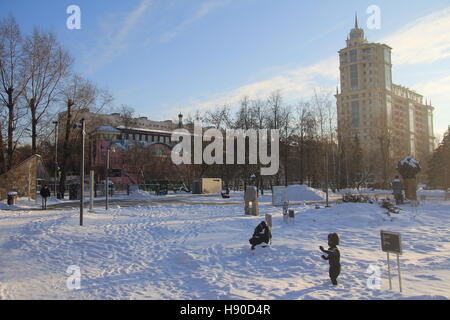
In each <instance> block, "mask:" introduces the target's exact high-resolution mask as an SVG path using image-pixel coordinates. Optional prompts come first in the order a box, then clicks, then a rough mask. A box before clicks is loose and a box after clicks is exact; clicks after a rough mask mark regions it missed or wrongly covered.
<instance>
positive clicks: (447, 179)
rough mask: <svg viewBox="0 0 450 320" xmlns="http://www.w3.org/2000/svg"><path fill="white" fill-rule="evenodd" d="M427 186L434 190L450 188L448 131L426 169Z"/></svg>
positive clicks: (449, 132) (449, 136)
mask: <svg viewBox="0 0 450 320" xmlns="http://www.w3.org/2000/svg"><path fill="white" fill-rule="evenodd" d="M427 173H428V180H429V184H430V185H431V186H433V187H436V188H443V189H448V188H450V129H449V130H448V131H447V132H446V133H445V135H444V138H443V139H442V142H441V143H440V144H439V147H438V148H437V149H436V150H435V151H434V153H433V156H432V158H431V160H430V165H429V169H428V172H427Z"/></svg>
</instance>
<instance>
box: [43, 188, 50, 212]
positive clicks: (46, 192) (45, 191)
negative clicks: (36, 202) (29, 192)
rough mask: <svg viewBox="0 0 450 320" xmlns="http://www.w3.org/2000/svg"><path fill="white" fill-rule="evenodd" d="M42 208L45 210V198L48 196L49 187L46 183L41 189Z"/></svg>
mask: <svg viewBox="0 0 450 320" xmlns="http://www.w3.org/2000/svg"><path fill="white" fill-rule="evenodd" d="M41 197H42V210H47V198H48V197H50V189H49V188H48V185H44V186H43V187H42V189H41Z"/></svg>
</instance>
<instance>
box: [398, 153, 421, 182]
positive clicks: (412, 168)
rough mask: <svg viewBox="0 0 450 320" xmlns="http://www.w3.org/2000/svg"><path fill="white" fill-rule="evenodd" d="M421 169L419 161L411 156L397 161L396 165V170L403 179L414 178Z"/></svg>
mask: <svg viewBox="0 0 450 320" xmlns="http://www.w3.org/2000/svg"><path fill="white" fill-rule="evenodd" d="M421 169H422V168H421V167H420V162H419V161H417V160H416V159H414V158H413V157H411V156H408V157H406V158H405V159H403V160H401V161H399V162H398V165H397V171H398V172H399V173H400V175H401V176H402V177H403V179H414V178H415V177H416V175H417V174H418V173H419V172H420V170H421Z"/></svg>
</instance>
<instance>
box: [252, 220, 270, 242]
mask: <svg viewBox="0 0 450 320" xmlns="http://www.w3.org/2000/svg"><path fill="white" fill-rule="evenodd" d="M270 239H272V230H270V226H268V225H267V223H266V222H265V221H263V222H261V223H260V224H259V225H258V226H257V227H256V228H255V231H254V232H253V237H252V238H251V239H250V240H249V242H250V244H251V245H252V249H254V248H255V246H257V245H259V244H261V243H267V244H269V242H270Z"/></svg>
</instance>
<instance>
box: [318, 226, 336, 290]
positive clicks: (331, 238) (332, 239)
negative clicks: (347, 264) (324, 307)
mask: <svg viewBox="0 0 450 320" xmlns="http://www.w3.org/2000/svg"><path fill="white" fill-rule="evenodd" d="M338 245H339V236H338V235H337V234H336V233H330V234H329V235H328V246H329V248H328V250H325V249H324V248H323V247H322V246H320V247H319V249H320V250H321V251H322V252H323V253H325V254H326V256H325V255H323V256H322V259H324V260H328V262H329V264H330V270H329V276H330V279H331V283H332V284H333V285H335V286H337V284H338V283H337V278H338V276H339V274H340V273H341V253H340V252H339V249H338V248H337V246H338Z"/></svg>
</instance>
